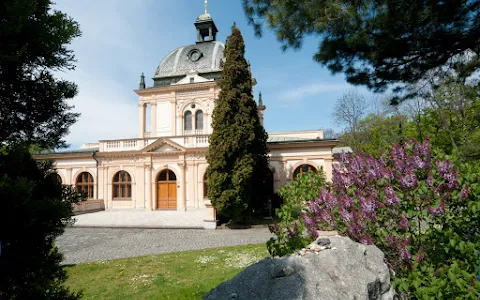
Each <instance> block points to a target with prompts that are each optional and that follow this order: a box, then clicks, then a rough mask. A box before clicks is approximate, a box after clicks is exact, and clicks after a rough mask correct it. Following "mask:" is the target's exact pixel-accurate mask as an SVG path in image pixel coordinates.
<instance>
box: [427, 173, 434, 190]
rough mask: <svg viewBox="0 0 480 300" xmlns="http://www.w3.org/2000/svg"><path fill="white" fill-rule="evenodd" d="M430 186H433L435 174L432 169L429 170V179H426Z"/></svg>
mask: <svg viewBox="0 0 480 300" xmlns="http://www.w3.org/2000/svg"><path fill="white" fill-rule="evenodd" d="M425 183H426V184H427V186H428V187H432V186H433V174H432V171H430V172H428V176H427V180H426V181H425Z"/></svg>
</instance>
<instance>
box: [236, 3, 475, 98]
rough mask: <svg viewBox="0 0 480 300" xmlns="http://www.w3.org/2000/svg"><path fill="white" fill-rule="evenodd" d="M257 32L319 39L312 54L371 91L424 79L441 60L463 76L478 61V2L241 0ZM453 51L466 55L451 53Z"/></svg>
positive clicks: (293, 43)
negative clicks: (316, 48)
mask: <svg viewBox="0 0 480 300" xmlns="http://www.w3.org/2000/svg"><path fill="white" fill-rule="evenodd" d="M243 7H244V11H245V13H246V15H247V16H248V18H249V22H250V24H252V25H253V26H254V29H255V31H256V34H257V35H259V36H260V35H261V33H262V24H263V23H266V25H267V26H268V27H269V28H270V29H272V30H273V31H275V33H276V35H277V39H278V40H279V41H280V42H281V43H282V44H283V49H287V48H290V47H291V48H294V49H298V48H300V47H301V46H302V41H303V39H304V37H305V36H308V35H313V36H318V37H319V38H320V39H321V42H320V46H319V49H318V51H317V52H316V53H315V55H314V60H315V61H317V62H319V63H320V64H322V65H324V66H327V67H328V69H329V70H330V71H331V72H332V73H334V74H335V73H345V75H346V79H347V81H348V82H350V83H352V84H355V85H364V86H367V87H368V88H370V89H372V90H373V91H375V92H382V91H384V90H385V89H386V88H387V87H388V86H389V85H391V84H394V85H395V84H400V85H397V87H398V89H396V91H400V90H401V87H402V84H404V83H414V82H417V81H419V80H421V79H423V78H424V77H425V76H426V74H427V73H428V72H429V71H431V70H438V69H439V68H440V67H445V66H446V65H448V66H451V67H454V68H455V69H456V70H457V71H458V74H460V75H461V76H463V77H467V76H469V75H470V74H472V73H473V72H474V71H475V70H478V69H479V67H480V58H479V54H480V1H479V0H460V1H453V0H446V1H440V0H436V1H418V0H405V1H386V0H383V1H370V0H360V1H350V0H333V1H324V0H318V1H311V0H283V1H272V0H243ZM460 56H462V57H463V58H465V57H466V58H467V59H458V58H459V57H460Z"/></svg>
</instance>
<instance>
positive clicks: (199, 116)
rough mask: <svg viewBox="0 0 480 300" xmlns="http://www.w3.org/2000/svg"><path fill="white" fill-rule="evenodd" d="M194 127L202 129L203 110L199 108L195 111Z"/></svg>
mask: <svg viewBox="0 0 480 300" xmlns="http://www.w3.org/2000/svg"><path fill="white" fill-rule="evenodd" d="M195 129H197V130H203V111H201V110H197V112H196V113H195Z"/></svg>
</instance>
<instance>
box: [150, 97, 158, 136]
mask: <svg viewBox="0 0 480 300" xmlns="http://www.w3.org/2000/svg"><path fill="white" fill-rule="evenodd" d="M151 105H152V112H151V114H152V124H151V125H152V128H151V130H150V131H151V132H152V135H151V136H152V137H156V136H157V103H156V102H152V104H151Z"/></svg>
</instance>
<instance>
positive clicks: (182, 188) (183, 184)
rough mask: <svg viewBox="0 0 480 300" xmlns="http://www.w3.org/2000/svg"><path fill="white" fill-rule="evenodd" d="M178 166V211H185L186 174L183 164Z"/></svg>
mask: <svg viewBox="0 0 480 300" xmlns="http://www.w3.org/2000/svg"><path fill="white" fill-rule="evenodd" d="M178 165H179V166H180V172H181V174H182V176H181V180H180V201H179V202H180V203H179V206H178V209H177V210H178V211H185V210H186V207H187V203H186V202H187V193H186V186H187V180H186V179H187V172H186V168H185V163H180V164H178Z"/></svg>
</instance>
